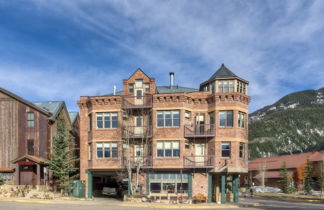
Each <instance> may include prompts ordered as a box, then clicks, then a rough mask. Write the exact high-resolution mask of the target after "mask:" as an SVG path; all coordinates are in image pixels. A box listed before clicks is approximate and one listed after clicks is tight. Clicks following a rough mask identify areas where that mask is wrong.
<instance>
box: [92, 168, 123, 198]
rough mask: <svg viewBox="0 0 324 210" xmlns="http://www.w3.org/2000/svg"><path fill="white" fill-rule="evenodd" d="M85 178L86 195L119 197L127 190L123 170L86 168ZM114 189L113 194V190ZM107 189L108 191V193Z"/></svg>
mask: <svg viewBox="0 0 324 210" xmlns="http://www.w3.org/2000/svg"><path fill="white" fill-rule="evenodd" d="M86 172H87V175H88V179H87V197H88V198H100V197H101V198H104V197H114V198H120V197H122V195H123V193H124V192H125V191H127V184H128V183H127V181H126V180H125V177H124V176H125V174H124V173H123V171H116V170H114V171H109V170H86ZM113 189H115V192H116V193H115V194H114V190H113ZM108 191H109V193H108Z"/></svg>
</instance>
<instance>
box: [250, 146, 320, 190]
mask: <svg viewBox="0 0 324 210" xmlns="http://www.w3.org/2000/svg"><path fill="white" fill-rule="evenodd" d="M307 160H309V161H310V162H311V163H312V166H313V179H314V181H315V183H316V182H317V180H318V178H319V177H320V174H321V171H322V170H324V168H323V167H324V151H322V152H305V153H299V154H291V155H281V156H273V157H266V158H257V159H255V160H253V161H251V162H250V163H249V173H248V177H249V179H250V180H251V181H253V182H254V183H255V184H256V185H264V186H269V187H279V186H280V182H279V181H280V180H281V177H280V170H281V168H282V166H283V164H284V163H285V165H286V168H287V171H288V175H289V178H290V179H291V180H292V181H294V184H295V187H296V188H297V189H298V190H303V180H302V178H303V177H304V168H305V166H306V162H307ZM248 177H246V179H247V178H248ZM314 187H315V189H316V188H317V186H316V185H315V186H314Z"/></svg>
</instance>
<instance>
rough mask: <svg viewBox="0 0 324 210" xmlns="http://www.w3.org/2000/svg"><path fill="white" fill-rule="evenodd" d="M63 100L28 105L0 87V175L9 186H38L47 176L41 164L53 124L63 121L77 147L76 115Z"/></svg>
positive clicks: (50, 149)
mask: <svg viewBox="0 0 324 210" xmlns="http://www.w3.org/2000/svg"><path fill="white" fill-rule="evenodd" d="M72 116H73V117H74V118H73V120H74V122H73V123H74V124H73V125H72V123H71V119H70V115H69V113H68V111H67V108H66V106H65V103H64V102H63V101H48V102H34V103H32V102H30V101H27V100H25V99H23V98H21V97H19V96H17V95H15V94H14V93H12V92H10V91H8V90H5V89H3V88H0V154H1V155H0V176H2V177H3V178H4V179H5V180H7V181H8V182H9V183H12V184H18V185H19V184H20V185H42V184H45V183H46V182H48V181H49V179H50V175H51V174H50V173H49V171H48V170H47V168H46V164H45V161H46V159H48V154H50V153H51V152H52V144H53V138H54V137H55V136H56V130H57V128H56V127H57V122H58V120H63V121H64V122H65V125H66V129H67V134H68V135H69V136H70V137H71V138H70V140H71V141H72V142H73V144H78V141H79V139H78V135H77V133H78V127H77V126H75V125H77V123H78V119H79V118H78V115H77V114H72Z"/></svg>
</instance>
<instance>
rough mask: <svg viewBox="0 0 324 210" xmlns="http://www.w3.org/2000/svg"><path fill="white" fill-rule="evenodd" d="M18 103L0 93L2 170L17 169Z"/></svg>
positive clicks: (0, 166) (0, 159) (0, 162)
mask: <svg viewBox="0 0 324 210" xmlns="http://www.w3.org/2000/svg"><path fill="white" fill-rule="evenodd" d="M17 137H18V102H17V101H15V100H14V99H12V98H10V97H8V96H7V95H5V94H2V93H0V154H1V155H0V168H15V165H14V164H12V163H11V160H13V159H15V158H16V157H17V154H18V138H17Z"/></svg>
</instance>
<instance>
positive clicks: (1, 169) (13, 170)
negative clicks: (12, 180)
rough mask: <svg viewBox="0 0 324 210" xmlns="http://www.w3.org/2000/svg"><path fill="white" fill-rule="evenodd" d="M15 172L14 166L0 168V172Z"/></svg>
mask: <svg viewBox="0 0 324 210" xmlns="http://www.w3.org/2000/svg"><path fill="white" fill-rule="evenodd" d="M13 172H15V169H14V168H0V173H13Z"/></svg>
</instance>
